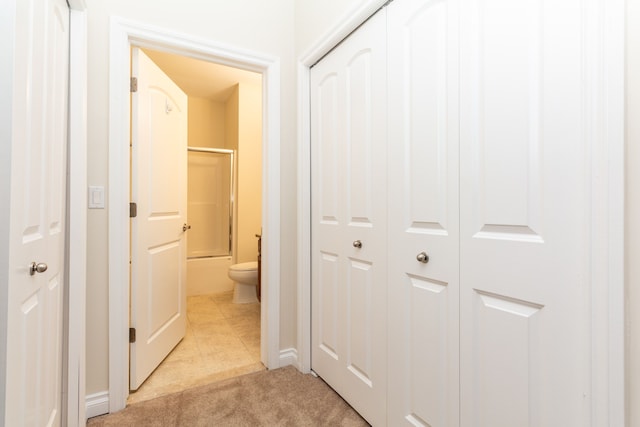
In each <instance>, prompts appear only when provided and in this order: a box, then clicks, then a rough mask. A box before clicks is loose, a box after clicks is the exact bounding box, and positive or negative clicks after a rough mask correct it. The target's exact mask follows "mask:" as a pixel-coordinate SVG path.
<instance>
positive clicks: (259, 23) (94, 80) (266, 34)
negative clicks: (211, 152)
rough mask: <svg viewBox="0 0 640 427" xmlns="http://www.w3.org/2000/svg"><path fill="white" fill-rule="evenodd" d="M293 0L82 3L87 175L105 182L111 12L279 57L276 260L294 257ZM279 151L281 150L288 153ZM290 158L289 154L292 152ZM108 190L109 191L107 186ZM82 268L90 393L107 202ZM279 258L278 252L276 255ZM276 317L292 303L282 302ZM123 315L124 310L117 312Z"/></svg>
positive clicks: (104, 356) (98, 385) (288, 272)
mask: <svg viewBox="0 0 640 427" xmlns="http://www.w3.org/2000/svg"><path fill="white" fill-rule="evenodd" d="M293 14H294V6H293V0H271V1H268V2H265V1H262V0H236V1H227V0H212V1H202V0H183V1H180V2H176V1H169V0H161V1H158V0H137V1H133V2H132V1H129V0H110V1H92V2H89V4H88V7H87V16H88V48H89V58H88V59H89V70H88V74H89V81H88V84H89V88H88V90H89V105H88V129H89V135H88V141H89V142H88V180H89V184H90V185H101V186H104V187H105V188H106V189H107V187H108V182H109V177H108V164H107V159H108V148H109V147H108V137H109V129H108V124H109V123H108V120H109V119H108V117H109V114H108V113H109V92H108V91H109V56H108V55H109V25H110V21H109V20H110V17H111V16H112V15H115V16H119V17H124V18H127V19H130V20H135V21H137V22H141V23H145V24H150V25H154V26H157V27H162V28H166V29H167V30H170V31H174V32H180V33H183V34H187V35H190V36H196V37H203V38H206V39H210V40H214V41H216V42H218V43H223V44H226V45H230V46H234V47H239V48H242V49H248V50H251V51H253V52H257V53H263V54H268V55H272V56H276V57H279V58H280V61H281V62H280V66H281V79H282V89H281V93H280V102H281V112H280V113H281V117H282V126H281V129H280V134H281V141H280V143H281V150H282V152H283V153H285V154H284V155H283V159H282V162H281V171H280V174H281V182H282V186H281V190H280V191H281V201H282V205H281V207H280V209H281V212H282V224H283V227H282V234H281V237H280V238H281V253H280V254H279V255H280V257H279V258H280V259H281V260H286V259H294V258H295V251H296V234H295V233H296V226H295V223H296V217H295V211H296V173H297V172H296V164H295V162H292V161H291V160H290V159H291V157H290V154H289V153H291V152H293V153H294V154H295V151H296V141H295V120H291V119H289V118H292V117H295V87H294V86H293V85H292V84H291V82H293V81H295V69H294V42H293V40H294V37H293V32H294V27H293V25H294V24H293ZM284 156H287V157H286V158H285V157H284ZM293 159H295V156H294V157H293ZM107 193H108V191H107ZM88 229H89V235H88V242H87V257H88V265H89V268H88V272H87V389H86V392H87V394H88V395H91V394H94V393H99V392H103V391H106V390H107V389H108V386H109V384H108V325H109V319H108V305H107V301H108V263H109V260H108V201H107V209H104V210H91V211H89V213H88ZM275 258H276V259H277V258H278V257H277V256H276V257H275ZM295 274H296V273H295V268H293V269H292V268H289V266H288V263H283V265H282V273H281V283H280V289H281V294H282V295H289V294H290V293H294V294H295V287H296V283H295V281H296V275H295ZM280 306H281V308H282V312H283V313H282V316H283V317H284V318H285V319H287V318H290V317H291V316H292V314H291V313H295V305H293V306H292V305H287V304H284V303H281V305H280ZM122 315H123V316H127V315H128V314H127V313H122ZM281 325H282V328H281V331H280V348H289V347H292V346H293V345H294V344H295V327H294V326H293V325H291V323H289V322H282V323H281Z"/></svg>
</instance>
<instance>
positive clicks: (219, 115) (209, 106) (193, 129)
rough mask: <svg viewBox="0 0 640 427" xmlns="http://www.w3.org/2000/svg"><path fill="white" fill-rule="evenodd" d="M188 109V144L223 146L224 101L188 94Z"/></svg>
mask: <svg viewBox="0 0 640 427" xmlns="http://www.w3.org/2000/svg"><path fill="white" fill-rule="evenodd" d="M188 109H189V120H188V132H189V146H190V147H207V148H225V113H226V111H225V110H226V105H225V103H223V102H215V101H211V100H209V99H204V98H196V97H194V96H190V97H189V106H188Z"/></svg>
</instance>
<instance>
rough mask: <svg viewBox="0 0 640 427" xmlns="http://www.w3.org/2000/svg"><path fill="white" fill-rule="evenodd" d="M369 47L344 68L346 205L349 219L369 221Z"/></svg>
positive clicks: (370, 190)
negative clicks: (345, 97) (346, 159)
mask: <svg viewBox="0 0 640 427" xmlns="http://www.w3.org/2000/svg"><path fill="white" fill-rule="evenodd" d="M371 72H372V69H371V51H370V50H369V49H365V50H363V51H361V52H358V54H357V55H356V56H354V57H353V58H352V59H351V61H350V62H349V64H348V65H347V68H346V85H347V99H346V103H347V117H346V126H347V129H346V131H347V146H348V151H347V156H348V165H347V173H346V176H347V179H348V180H349V182H348V185H347V190H348V192H349V193H348V195H347V206H348V209H349V210H348V218H349V221H350V222H351V223H361V224H362V223H370V222H372V206H373V201H372V200H371V197H372V195H373V194H374V193H373V192H372V185H373V183H374V182H375V180H374V176H373V173H374V172H375V171H374V170H373V165H372V152H371V150H372V148H373V146H374V144H373V137H374V135H373V134H372V130H373V123H372V108H373V102H372V93H371V89H372V88H371V85H372V83H371V79H372V76H371Z"/></svg>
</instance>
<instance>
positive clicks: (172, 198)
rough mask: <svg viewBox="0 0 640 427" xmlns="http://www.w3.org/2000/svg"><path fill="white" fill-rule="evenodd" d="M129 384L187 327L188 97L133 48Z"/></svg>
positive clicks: (136, 381) (141, 377) (134, 384)
mask: <svg viewBox="0 0 640 427" xmlns="http://www.w3.org/2000/svg"><path fill="white" fill-rule="evenodd" d="M132 65H133V67H132V68H133V70H132V71H133V75H134V76H136V77H137V78H138V91H137V92H135V93H133V94H132V176H131V179H132V200H134V201H135V202H136V203H137V206H138V213H137V217H136V218H133V219H132V221H131V239H132V251H131V252H132V262H131V326H132V327H133V328H135V329H136V342H135V343H132V344H131V361H130V368H131V371H130V388H131V389H132V390H136V389H137V388H138V387H140V385H141V384H142V382H143V381H144V380H145V379H146V378H147V377H148V376H149V374H151V372H153V370H154V369H155V368H156V367H157V366H158V365H159V364H160V362H161V361H162V360H163V359H164V358H165V357H166V356H167V354H169V352H170V351H171V350H172V349H173V348H174V347H175V346H176V344H178V342H180V340H181V339H182V337H184V334H185V331H186V305H187V294H186V259H187V258H186V233H185V229H184V228H185V226H186V218H187V215H186V209H187V197H186V194H187V96H186V95H185V94H184V92H182V90H180V88H179V87H178V86H177V85H176V84H175V83H173V81H171V79H169V77H167V76H166V75H165V74H164V73H163V72H162V70H160V68H158V66H156V65H155V64H154V63H153V61H151V60H150V59H149V58H148V57H147V56H146V55H145V54H144V53H143V52H142V51H141V50H139V49H137V48H134V49H132Z"/></svg>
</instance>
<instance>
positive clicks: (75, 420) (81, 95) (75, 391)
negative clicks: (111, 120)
mask: <svg viewBox="0 0 640 427" xmlns="http://www.w3.org/2000/svg"><path fill="white" fill-rule="evenodd" d="M86 9H87V5H86V2H85V1H84V0H71V1H69V13H70V16H69V37H70V43H69V122H68V126H69V127H68V151H69V154H68V157H67V158H68V173H69V177H68V191H69V194H68V208H67V224H68V230H67V254H66V266H67V268H68V270H67V289H66V292H65V308H64V313H65V324H64V328H63V334H64V338H63V339H64V342H63V346H64V350H65V357H64V358H63V363H65V365H64V366H63V395H62V396H63V397H62V406H63V407H62V423H63V424H64V425H68V426H70V427H74V426H83V425H84V424H85V422H86V404H85V397H86V396H85V395H86V384H85V383H86V337H85V335H86V304H87V301H86V291H87V88H88V83H87V78H88V74H87V13H86Z"/></svg>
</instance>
